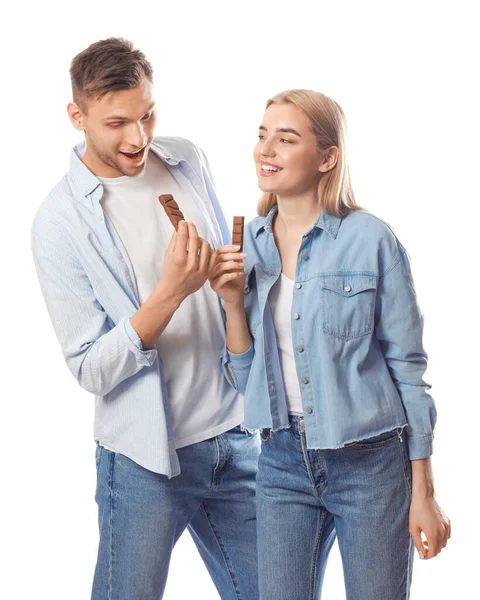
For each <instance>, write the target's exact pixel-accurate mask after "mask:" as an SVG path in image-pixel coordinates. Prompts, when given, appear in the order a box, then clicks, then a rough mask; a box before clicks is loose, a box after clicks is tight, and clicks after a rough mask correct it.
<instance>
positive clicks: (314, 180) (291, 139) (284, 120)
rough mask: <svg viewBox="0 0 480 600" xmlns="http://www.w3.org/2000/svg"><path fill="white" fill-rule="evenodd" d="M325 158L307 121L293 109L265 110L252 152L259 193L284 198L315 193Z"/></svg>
mask: <svg viewBox="0 0 480 600" xmlns="http://www.w3.org/2000/svg"><path fill="white" fill-rule="evenodd" d="M324 154H325V152H323V151H320V150H319V149H318V148H317V139H316V136H315V134H314V133H313V132H312V131H311V127H310V123H309V121H308V119H307V117H306V116H305V115H304V114H303V113H302V112H301V111H300V110H299V109H298V108H297V107H296V106H294V105H293V104H290V103H287V104H271V105H270V106H269V107H268V108H267V110H266V111H265V114H264V115H263V120H262V124H261V125H260V131H259V136H258V142H257V145H256V146H255V151H254V159H255V165H256V168H257V177H258V185H259V187H260V189H261V190H262V192H271V193H274V194H278V195H279V196H281V197H285V196H294V195H295V196H297V195H299V194H304V193H308V192H310V191H314V190H315V191H316V189H317V186H318V181H319V179H320V176H321V172H320V169H321V168H322V164H323V162H324Z"/></svg>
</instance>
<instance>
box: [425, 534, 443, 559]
mask: <svg viewBox="0 0 480 600" xmlns="http://www.w3.org/2000/svg"><path fill="white" fill-rule="evenodd" d="M425 535H426V536H427V542H426V545H427V547H428V556H427V557H426V558H435V556H437V554H438V553H439V552H440V550H441V548H442V543H441V537H440V536H439V535H438V534H427V533H425Z"/></svg>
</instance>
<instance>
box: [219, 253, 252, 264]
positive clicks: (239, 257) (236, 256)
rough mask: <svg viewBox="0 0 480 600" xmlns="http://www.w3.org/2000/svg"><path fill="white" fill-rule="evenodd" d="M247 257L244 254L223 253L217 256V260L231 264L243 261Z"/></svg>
mask: <svg viewBox="0 0 480 600" xmlns="http://www.w3.org/2000/svg"><path fill="white" fill-rule="evenodd" d="M246 257H247V255H246V254H245V252H224V253H223V254H219V258H220V260H221V261H222V262H231V261H232V260H233V261H238V260H243V259H244V258H246Z"/></svg>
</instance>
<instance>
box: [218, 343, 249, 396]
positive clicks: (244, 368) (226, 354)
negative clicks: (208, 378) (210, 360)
mask: <svg viewBox="0 0 480 600" xmlns="http://www.w3.org/2000/svg"><path fill="white" fill-rule="evenodd" d="M254 355H255V350H254V347H253V343H252V345H251V346H250V348H248V350H246V351H245V352H243V353H242V354H234V353H233V352H230V351H229V350H227V347H226V345H225V347H224V349H223V352H222V355H221V357H220V360H221V365H222V368H223V372H224V375H225V377H226V378H227V381H228V382H229V383H230V385H231V386H232V387H233V388H234V389H236V390H237V391H239V392H240V393H242V394H244V393H245V390H246V389H247V383H248V377H249V375H250V369H251V366H252V362H253V357H254Z"/></svg>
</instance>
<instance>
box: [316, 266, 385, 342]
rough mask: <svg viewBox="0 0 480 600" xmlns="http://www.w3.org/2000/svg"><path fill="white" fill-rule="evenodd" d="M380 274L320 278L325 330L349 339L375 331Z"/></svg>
mask: <svg viewBox="0 0 480 600" xmlns="http://www.w3.org/2000/svg"><path fill="white" fill-rule="evenodd" d="M377 279H378V278H377V276H376V275H374V274H365V273H355V272H352V271H349V272H340V273H335V274H329V275H324V276H321V277H320V286H321V307H322V309H321V318H322V328H323V331H324V332H325V333H327V334H329V335H331V336H333V337H336V338H340V339H341V340H344V341H347V340H351V339H355V338H359V337H362V336H364V335H368V334H369V333H371V332H372V330H373V324H374V313H375V298H376V293H377Z"/></svg>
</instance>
